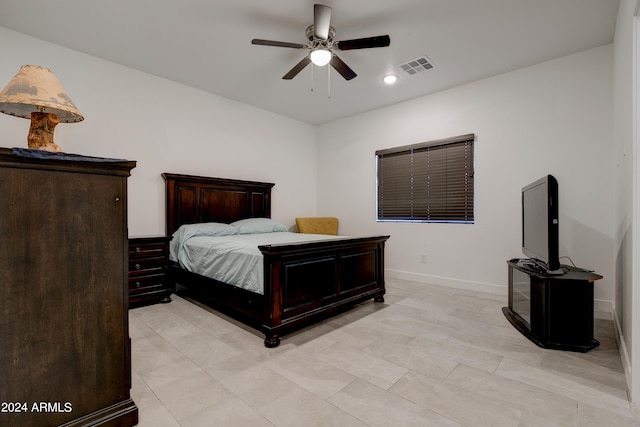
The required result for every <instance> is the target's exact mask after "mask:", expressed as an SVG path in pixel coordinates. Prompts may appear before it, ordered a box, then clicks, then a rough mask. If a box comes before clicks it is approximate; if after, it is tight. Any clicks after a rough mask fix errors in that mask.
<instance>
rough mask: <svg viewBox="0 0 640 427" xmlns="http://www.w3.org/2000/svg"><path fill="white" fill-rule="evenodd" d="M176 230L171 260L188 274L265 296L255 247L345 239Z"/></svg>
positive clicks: (314, 235)
mask: <svg viewBox="0 0 640 427" xmlns="http://www.w3.org/2000/svg"><path fill="white" fill-rule="evenodd" d="M179 231H180V230H178V232H176V234H175V235H174V240H173V241H172V242H171V245H170V254H169V258H170V259H171V260H172V261H175V262H177V263H178V264H179V265H180V267H181V268H183V269H185V270H187V271H190V272H193V273H196V274H199V275H202V276H206V277H209V278H211V279H215V280H218V281H220V282H224V283H227V284H230V285H234V286H237V287H240V288H242V289H246V290H248V291H251V292H256V293H259V294H263V293H264V285H263V284H264V263H263V256H262V253H261V252H260V250H259V249H258V246H260V245H272V244H291V243H302V242H312V241H321V240H336V239H344V238H348V237H346V236H328V235H324V234H301V233H291V232H269V233H252V234H235V235H213V236H212V235H206V234H205V235H202V234H203V233H179Z"/></svg>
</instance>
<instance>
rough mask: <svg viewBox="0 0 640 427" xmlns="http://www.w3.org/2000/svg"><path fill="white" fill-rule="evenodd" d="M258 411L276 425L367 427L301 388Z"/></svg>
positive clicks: (282, 426)
mask: <svg viewBox="0 0 640 427" xmlns="http://www.w3.org/2000/svg"><path fill="white" fill-rule="evenodd" d="M260 413H261V414H262V415H264V416H265V417H266V418H267V419H268V420H269V421H271V422H272V423H273V424H274V425H276V426H278V427H301V426H304V427H321V426H322V427H325V426H327V427H328V426H331V427H367V424H365V423H364V422H362V421H360V420H359V419H357V418H356V417H354V416H352V415H350V414H348V413H347V412H345V411H343V410H341V409H339V408H337V407H336V406H334V405H331V404H330V403H328V402H327V401H325V400H323V399H321V398H320V397H318V396H317V395H315V394H313V393H310V392H308V391H306V390H304V389H301V388H294V389H293V390H291V391H290V392H289V393H287V394H285V395H284V396H282V397H280V398H279V399H277V400H275V401H274V402H272V403H271V404H269V405H267V406H265V407H264V408H262V409H261V410H260Z"/></svg>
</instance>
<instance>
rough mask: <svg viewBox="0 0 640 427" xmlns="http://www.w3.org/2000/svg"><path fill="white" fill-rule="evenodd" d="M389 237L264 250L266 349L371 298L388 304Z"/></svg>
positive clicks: (353, 239) (264, 248)
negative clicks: (293, 332) (386, 249)
mask: <svg viewBox="0 0 640 427" xmlns="http://www.w3.org/2000/svg"><path fill="white" fill-rule="evenodd" d="M388 238H389V236H374V237H361V238H351V239H338V240H329V241H320V242H309V243H302V244H295V245H265V246H260V247H259V249H260V251H261V252H262V254H263V255H264V298H265V299H266V305H265V306H266V307H270V309H265V312H264V316H263V319H264V322H263V326H262V329H263V332H264V333H265V336H266V338H265V346H267V347H276V346H277V345H278V344H279V343H280V336H281V335H284V334H286V333H287V332H288V331H290V330H293V329H297V328H300V327H303V326H306V325H308V324H310V323H313V322H315V321H317V320H318V319H321V318H324V317H328V316H330V315H331V314H333V313H335V312H338V311H341V310H344V309H346V308H348V307H349V306H352V305H354V304H358V303H360V302H362V301H365V300H367V299H369V298H373V299H374V300H375V301H376V302H384V293H385V282H384V246H385V242H386V241H387V239H388Z"/></svg>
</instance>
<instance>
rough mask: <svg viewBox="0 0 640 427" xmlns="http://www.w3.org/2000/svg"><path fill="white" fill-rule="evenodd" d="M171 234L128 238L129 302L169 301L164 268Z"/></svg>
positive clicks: (167, 258) (136, 303)
mask: <svg viewBox="0 0 640 427" xmlns="http://www.w3.org/2000/svg"><path fill="white" fill-rule="evenodd" d="M169 241H171V237H165V236H157V237H130V238H129V305H130V307H134V306H137V305H146V304H150V303H155V302H162V303H168V302H171V293H172V292H173V289H172V288H171V287H170V286H169V283H168V281H167V277H166V272H167V266H168V263H169Z"/></svg>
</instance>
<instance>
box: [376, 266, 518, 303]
mask: <svg viewBox="0 0 640 427" xmlns="http://www.w3.org/2000/svg"><path fill="white" fill-rule="evenodd" d="M385 277H387V278H388V279H401V280H411V281H413V282H418V283H430V284H433V285H440V286H448V287H451V288H456V289H465V290H468V291H481V292H487V293H490V294H494V295H504V297H505V298H506V297H507V291H508V288H507V286H506V285H497V284H494V283H482V282H473V281H470V280H460V279H453V278H450V277H441V276H431V275H427V274H418V273H410V272H408V271H400V270H388V269H387V270H385Z"/></svg>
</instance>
